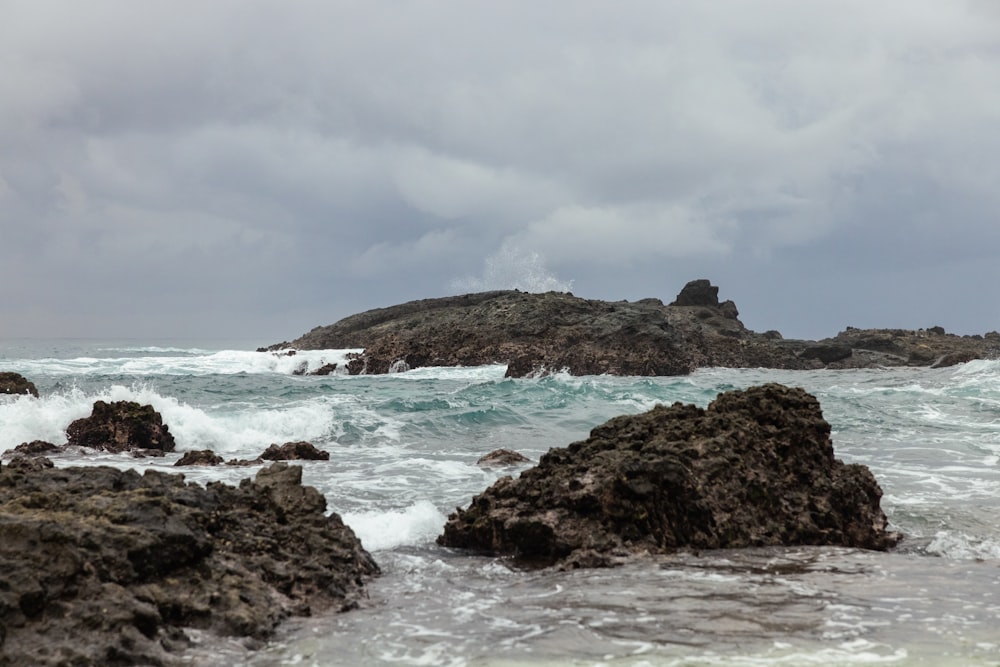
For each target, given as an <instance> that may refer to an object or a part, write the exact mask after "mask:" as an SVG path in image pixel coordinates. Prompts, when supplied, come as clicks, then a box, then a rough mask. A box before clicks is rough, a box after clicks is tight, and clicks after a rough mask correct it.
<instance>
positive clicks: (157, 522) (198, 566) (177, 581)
mask: <svg viewBox="0 0 1000 667" xmlns="http://www.w3.org/2000/svg"><path fill="white" fill-rule="evenodd" d="M23 460H25V461H30V462H32V465H30V466H29V465H25V466H18V465H15V464H14V463H13V462H11V463H9V464H4V465H3V466H2V467H0V561H2V562H3V563H4V567H3V568H0V656H2V657H0V664H4V665H70V664H80V665H136V664H141V665H172V664H181V660H180V658H179V654H178V653H177V651H178V650H182V649H183V648H184V647H186V646H187V645H188V643H189V642H188V639H187V636H186V635H185V632H184V629H185V628H198V629H202V630H206V631H209V632H213V633H218V634H220V635H235V636H240V637H246V638H250V639H252V640H263V639H266V638H267V637H268V636H269V635H270V634H271V632H272V630H273V629H274V627H275V626H276V625H277V623H279V622H280V621H281V620H282V619H284V618H287V617H288V616H290V615H308V614H310V613H313V612H318V611H321V610H325V609H335V610H344V609H349V608H351V607H353V606H356V605H357V603H358V601H359V600H360V599H362V598H363V597H364V596H365V583H366V581H367V580H369V579H370V578H371V577H373V576H375V575H377V574H378V567H377V565H376V564H375V562H374V561H373V560H372V558H371V556H370V555H369V554H368V553H367V552H366V551H365V550H364V549H363V548H362V546H361V544H360V542H359V541H358V540H357V538H356V537H355V535H354V533H353V532H352V531H351V530H350V528H348V527H347V526H345V525H344V524H343V522H342V521H341V519H340V517H339V516H338V515H336V514H330V515H327V514H326V501H325V499H324V498H323V496H322V495H321V494H320V493H319V492H318V491H316V490H315V489H313V488H311V487H304V486H302V485H301V473H302V469H301V468H300V467H297V466H289V465H288V464H286V463H275V464H273V465H272V466H270V467H269V468H265V469H262V470H261V471H259V472H258V474H257V475H256V477H255V478H254V479H253V480H250V479H246V480H243V482H242V483H241V484H240V485H239V486H238V487H232V486H228V485H224V484H222V483H210V484H208V485H207V486H206V487H200V486H198V485H194V484H188V483H185V482H184V479H183V476H181V475H172V474H166V473H160V472H156V471H146V472H145V473H144V474H142V475H140V474H139V473H137V472H135V471H133V470H129V471H121V470H118V469H114V468H108V467H86V468H52V467H46V466H45V465H44V462H46V461H47V460H46V459H44V458H35V459H23ZM49 465H50V466H51V462H49Z"/></svg>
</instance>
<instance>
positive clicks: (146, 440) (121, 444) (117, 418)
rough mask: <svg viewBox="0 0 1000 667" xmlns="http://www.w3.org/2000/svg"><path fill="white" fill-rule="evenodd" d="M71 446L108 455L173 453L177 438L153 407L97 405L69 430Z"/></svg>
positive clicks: (121, 404)
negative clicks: (143, 451) (140, 451)
mask: <svg viewBox="0 0 1000 667" xmlns="http://www.w3.org/2000/svg"><path fill="white" fill-rule="evenodd" d="M66 437H67V439H68V443H67V444H68V445H69V446H71V447H92V448H94V449H102V450H105V451H109V452H124V451H129V450H133V449H158V450H161V451H164V452H172V451H174V444H175V443H174V436H173V435H171V434H170V430H169V429H168V428H167V426H166V424H164V423H163V418H162V417H161V416H160V413H159V412H157V411H156V410H154V409H153V406H151V405H140V404H138V403H136V402H134V401H116V402H114V403H105V402H104V401H97V402H96V403H94V408H93V412H92V413H91V415H90V416H89V417H84V418H82V419H77V420H76V421H74V422H73V423H71V424H70V425H69V427H68V428H67V429H66Z"/></svg>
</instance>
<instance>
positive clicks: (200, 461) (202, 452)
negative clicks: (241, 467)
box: [174, 449, 225, 466]
mask: <svg viewBox="0 0 1000 667" xmlns="http://www.w3.org/2000/svg"><path fill="white" fill-rule="evenodd" d="M221 463H225V459H224V458H222V457H221V456H219V455H218V454H216V453H215V452H213V451H212V450H211V449H198V450H192V451H190V452H184V455H183V456H181V457H180V458H179V459H177V462H176V463H174V465H175V466H217V465H219V464H221Z"/></svg>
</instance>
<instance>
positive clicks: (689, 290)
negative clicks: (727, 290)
mask: <svg viewBox="0 0 1000 667" xmlns="http://www.w3.org/2000/svg"><path fill="white" fill-rule="evenodd" d="M730 303H732V302H730ZM670 305H671V306H709V307H712V308H715V307H718V305H719V288H718V287H716V286H715V285H713V284H712V283H711V282H710V281H708V280H705V279H704V278H702V279H700V280H692V281H691V282H689V283H688V284H687V285H685V286H684V289H682V290H681V291H680V293H679V294H678V295H677V298H676V299H674V302H673V303H671V304H670ZM734 305H735V304H734Z"/></svg>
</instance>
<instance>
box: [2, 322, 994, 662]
mask: <svg viewBox="0 0 1000 667" xmlns="http://www.w3.org/2000/svg"><path fill="white" fill-rule="evenodd" d="M263 342H266V341H252V342H240V341H228V342H227V341H176V340H175V341H159V342H152V341H96V340H86V341H80V340H44V341H40V340H7V341H0V371H15V372H18V373H21V374H22V375H24V376H26V377H27V378H28V379H30V380H32V381H33V382H34V383H35V384H36V385H37V387H38V390H39V392H40V393H41V398H40V399H33V398H30V397H14V396H0V451H3V450H6V449H10V448H13V447H15V446H16V445H18V444H20V443H22V442H27V441H32V440H48V441H50V442H53V443H56V444H63V443H65V441H66V437H65V434H64V429H65V428H66V426H67V425H68V424H69V423H70V422H71V421H73V420H74V419H77V418H79V417H84V416H88V415H89V414H90V410H91V406H92V404H93V403H94V401H96V400H106V401H109V400H133V401H139V402H141V403H149V404H152V405H153V407H154V408H156V409H157V410H158V411H159V412H160V413H161V414H162V415H163V419H164V422H165V423H167V424H168V425H169V427H170V430H171V432H172V433H173V434H174V437H175V438H176V440H177V446H178V452H177V453H175V454H169V455H167V456H166V457H165V458H162V459H150V458H147V459H133V458H131V457H129V456H127V455H112V454H89V455H82V454H75V455H64V456H62V457H59V458H57V459H56V463H57V465H60V466H63V465H112V466H118V467H122V468H126V467H135V468H139V469H143V468H149V467H152V468H157V469H161V470H165V471H169V472H182V473H183V474H184V475H185V477H186V478H187V479H188V480H189V481H194V482H198V483H205V482H208V481H211V480H222V481H225V482H228V483H233V484H235V483H237V482H238V481H239V480H240V479H241V478H243V477H246V476H249V475H252V474H253V473H254V472H255V470H254V469H253V468H250V469H247V468H239V467H225V466H220V467H204V468H175V467H173V463H174V462H175V461H176V460H177V459H178V458H179V457H180V455H181V453H182V452H183V451H186V450H192V449H211V450H213V451H215V452H217V453H219V454H220V455H222V456H224V457H225V458H226V459H230V458H246V459H252V458H255V457H256V456H258V455H259V454H260V453H261V452H262V451H263V450H264V449H265V448H266V447H267V446H268V445H269V444H272V443H278V444H280V443H284V442H288V441H293V440H308V441H310V442H312V443H313V444H315V445H316V446H317V447H319V448H321V449H324V450H327V451H329V452H330V460H329V461H315V462H314V461H306V462H303V466H304V468H305V472H304V482H305V483H307V484H310V485H312V486H315V487H316V488H318V489H319V490H320V491H322V492H323V493H324V494H325V496H326V498H327V501H328V506H329V508H330V510H332V511H336V512H338V513H339V514H341V515H342V516H343V518H344V520H345V521H346V522H347V524H348V525H350V526H351V527H352V528H353V529H354V531H355V532H356V533H357V534H358V536H359V537H360V538H361V540H362V542H363V543H364V545H365V547H366V548H367V549H368V550H369V551H370V552H371V553H372V554H373V556H374V557H375V559H376V560H377V561H378V563H379V565H380V566H381V567H382V570H383V576H382V577H380V578H378V579H376V580H374V581H373V582H372V583H371V584H370V586H369V595H370V599H369V600H368V601H367V602H366V603H365V604H363V605H362V608H361V609H359V610H356V611H352V612H349V613H346V614H339V615H336V614H331V615H322V616H316V617H311V618H304V619H292V620H290V621H289V622H287V623H286V624H284V625H282V626H281V627H280V628H279V631H278V633H277V635H276V636H275V638H274V640H273V641H272V642H271V643H270V644H268V645H267V646H266V647H264V648H261V649H258V650H248V649H247V648H245V647H244V644H243V643H242V642H241V641H238V640H230V639H218V638H213V637H209V636H205V635H200V634H197V633H192V637H193V638H194V639H195V645H194V646H193V648H192V650H191V652H190V654H189V655H188V656H187V659H188V660H189V661H190V663H191V664H192V665H214V664H229V665H248V666H253V667H265V666H268V667H269V666H272V665H428V666H442V667H465V666H470V667H471V666H480V665H481V666H486V665H506V666H515V665H525V666H529V665H531V666H534V665H615V666H619V665H629V666H632V665H649V666H668V665H669V666H677V667H679V666H684V667H695V666H709V665H711V666H717V665H727V666H734V665H738V666H749V665H796V666H797V665H963V666H964V665H991V666H994V667H996V666H997V665H1000V361H974V362H970V363H967V364H964V365H960V366H956V367H952V368H944V369H911V368H902V369H899V368H897V369H880V370H851V371H775V370H765V369H705V370H700V371H698V372H696V373H694V374H693V375H691V376H688V377H664V378H646V377H626V378H621V377H605V376H600V377H571V376H568V375H565V374H555V375H551V376H548V377H544V378H538V379H505V378H504V377H503V376H504V371H505V368H504V367H503V366H484V367H476V368H424V369H417V370H412V371H407V372H402V373H396V374H391V375H385V376H355V377H351V376H347V375H344V374H334V375H329V376H309V375H299V374H297V373H298V372H301V371H303V370H309V369H315V368H318V367H320V366H321V365H323V364H326V363H332V362H342V361H343V360H344V358H345V355H346V354H347V352H348V351H344V350H329V351H311V352H300V353H299V354H297V355H295V356H292V357H287V356H284V357H282V356H275V355H273V354H267V353H258V352H253V351H251V350H252V349H253V348H254V347H255V346H256V345H258V344H261V343H263ZM764 382H781V383H784V384H788V385H793V386H800V387H803V388H805V389H806V390H807V391H809V392H811V393H813V394H814V395H815V396H817V397H818V398H819V400H820V403H821V405H822V408H823V412H824V415H825V417H826V419H827V420H828V421H829V422H830V423H831V425H832V427H833V443H834V448H835V451H836V453H837V456H838V457H839V458H841V459H843V460H844V461H846V462H851V463H862V464H865V465H867V466H868V467H869V468H871V470H872V472H873V473H874V474H875V477H876V478H877V479H878V481H879V483H880V485H881V487H882V489H883V491H884V492H885V495H884V497H883V501H882V506H883V509H884V510H885V511H886V513H887V514H888V516H889V519H890V522H891V526H892V528H893V529H895V530H899V531H901V532H903V533H904V534H905V535H906V539H905V540H904V541H903V543H902V544H901V545H900V546H899V547H898V548H897V549H895V550H893V551H891V552H888V553H877V552H866V551H860V550H853V549H842V548H815V547H790V548H780V549H779V548H767V549H747V550H724V551H716V552H713V551H703V552H701V553H697V554H695V553H687V552H682V553H677V554H671V555H663V556H657V557H646V558H641V559H637V560H636V561H635V562H632V563H630V564H628V565H626V566H624V567H620V568H615V569H605V570H579V571H573V572H553V571H544V570H542V571H521V570H515V569H511V568H509V567H507V565H506V564H505V563H504V561H503V560H499V559H494V558H488V557H484V556H480V555H470V554H467V553H461V552H457V551H453V550H449V549H444V548H441V547H438V546H437V545H436V544H435V541H434V540H435V537H436V536H437V535H438V534H440V532H441V530H442V526H443V525H444V522H445V519H446V516H447V514H448V513H449V512H450V511H452V510H453V509H454V508H455V507H456V506H458V505H462V506H465V505H467V504H468V503H469V501H470V499H471V498H472V496H473V495H475V494H477V493H479V492H481V491H482V490H483V489H485V488H486V487H487V486H489V485H490V484H491V483H492V482H493V481H495V480H496V479H497V478H498V477H499V476H501V475H503V474H507V473H510V472H513V474H517V470H514V471H509V470H508V471H505V470H485V469H482V468H480V467H478V466H477V465H476V460H477V459H478V458H479V457H480V456H481V455H483V454H485V453H487V452H489V451H491V450H494V449H497V448H501V447H503V448H509V449H514V450H516V451H518V452H520V453H522V454H524V455H526V456H528V457H530V458H531V459H533V460H537V459H538V457H539V456H540V455H542V454H543V453H544V452H545V451H546V450H548V449H549V448H550V447H556V446H564V445H567V444H569V443H570V442H573V441H575V440H580V439H583V438H585V437H587V435H588V433H589V430H590V429H591V428H593V427H594V426H597V425H598V424H601V423H603V422H604V421H606V420H607V419H609V418H611V417H613V416H617V415H621V414H628V413H637V412H641V411H644V410H647V409H649V408H651V407H652V406H653V405H655V404H656V403H673V402H675V401H682V402H685V403H695V404H697V405H700V406H705V405H707V404H708V403H709V402H710V401H711V400H712V399H714V398H715V396H716V395H717V394H718V393H720V392H723V391H727V390H731V389H739V388H745V387H749V386H752V385H755V384H761V383H764Z"/></svg>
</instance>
